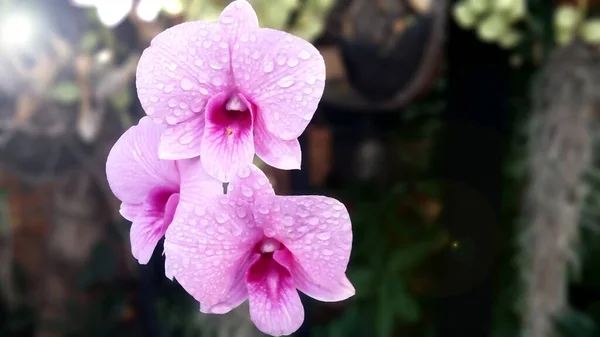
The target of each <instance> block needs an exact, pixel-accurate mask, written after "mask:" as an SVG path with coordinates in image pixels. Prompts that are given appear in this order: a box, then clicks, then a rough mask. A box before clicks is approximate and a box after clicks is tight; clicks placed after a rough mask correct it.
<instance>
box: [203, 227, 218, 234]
mask: <svg viewBox="0 0 600 337" xmlns="http://www.w3.org/2000/svg"><path fill="white" fill-rule="evenodd" d="M204 230H205V231H206V234H208V235H213V234H215V229H214V228H213V227H212V226H206V228H205V229H204Z"/></svg>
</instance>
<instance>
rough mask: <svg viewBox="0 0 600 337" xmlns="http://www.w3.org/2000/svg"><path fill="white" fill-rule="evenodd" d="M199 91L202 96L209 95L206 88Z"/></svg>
mask: <svg viewBox="0 0 600 337" xmlns="http://www.w3.org/2000/svg"><path fill="white" fill-rule="evenodd" d="M198 91H200V93H201V94H202V95H208V90H206V88H202V87H200V89H198Z"/></svg>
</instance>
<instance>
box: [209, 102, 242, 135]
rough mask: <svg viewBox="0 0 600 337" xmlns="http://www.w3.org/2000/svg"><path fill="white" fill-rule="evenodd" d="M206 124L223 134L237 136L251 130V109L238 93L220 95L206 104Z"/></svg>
mask: <svg viewBox="0 0 600 337" xmlns="http://www.w3.org/2000/svg"><path fill="white" fill-rule="evenodd" d="M206 117H207V119H208V122H209V123H210V124H212V125H213V127H217V128H219V129H221V130H222V132H224V133H225V135H226V136H238V135H239V134H240V133H241V132H248V131H251V129H252V108H251V106H250V103H249V102H248V101H247V100H246V98H245V97H244V96H242V95H241V94H238V93H233V94H229V95H226V94H221V95H217V96H215V97H213V98H212V99H211V101H210V102H209V103H208V107H207V115H206Z"/></svg>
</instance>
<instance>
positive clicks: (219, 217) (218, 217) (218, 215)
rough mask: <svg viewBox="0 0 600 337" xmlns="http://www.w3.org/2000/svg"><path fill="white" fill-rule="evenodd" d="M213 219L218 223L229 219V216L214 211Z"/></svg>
mask: <svg viewBox="0 0 600 337" xmlns="http://www.w3.org/2000/svg"><path fill="white" fill-rule="evenodd" d="M215 220H217V222H218V223H220V224H223V223H225V222H227V220H229V216H228V215H227V214H226V213H216V214H215Z"/></svg>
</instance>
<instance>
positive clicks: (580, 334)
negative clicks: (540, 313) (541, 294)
mask: <svg viewBox="0 0 600 337" xmlns="http://www.w3.org/2000/svg"><path fill="white" fill-rule="evenodd" d="M557 325H558V330H559V331H560V335H561V336H565V337H570V336H573V337H575V336H576V337H592V336H598V333H600V331H598V328H597V326H596V324H595V323H594V321H593V320H592V319H591V318H590V317H589V316H588V315H586V314H585V313H583V312H580V311H577V310H574V309H570V310H567V311H566V312H565V313H564V314H563V315H562V316H561V317H559V319H558V324H557Z"/></svg>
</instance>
